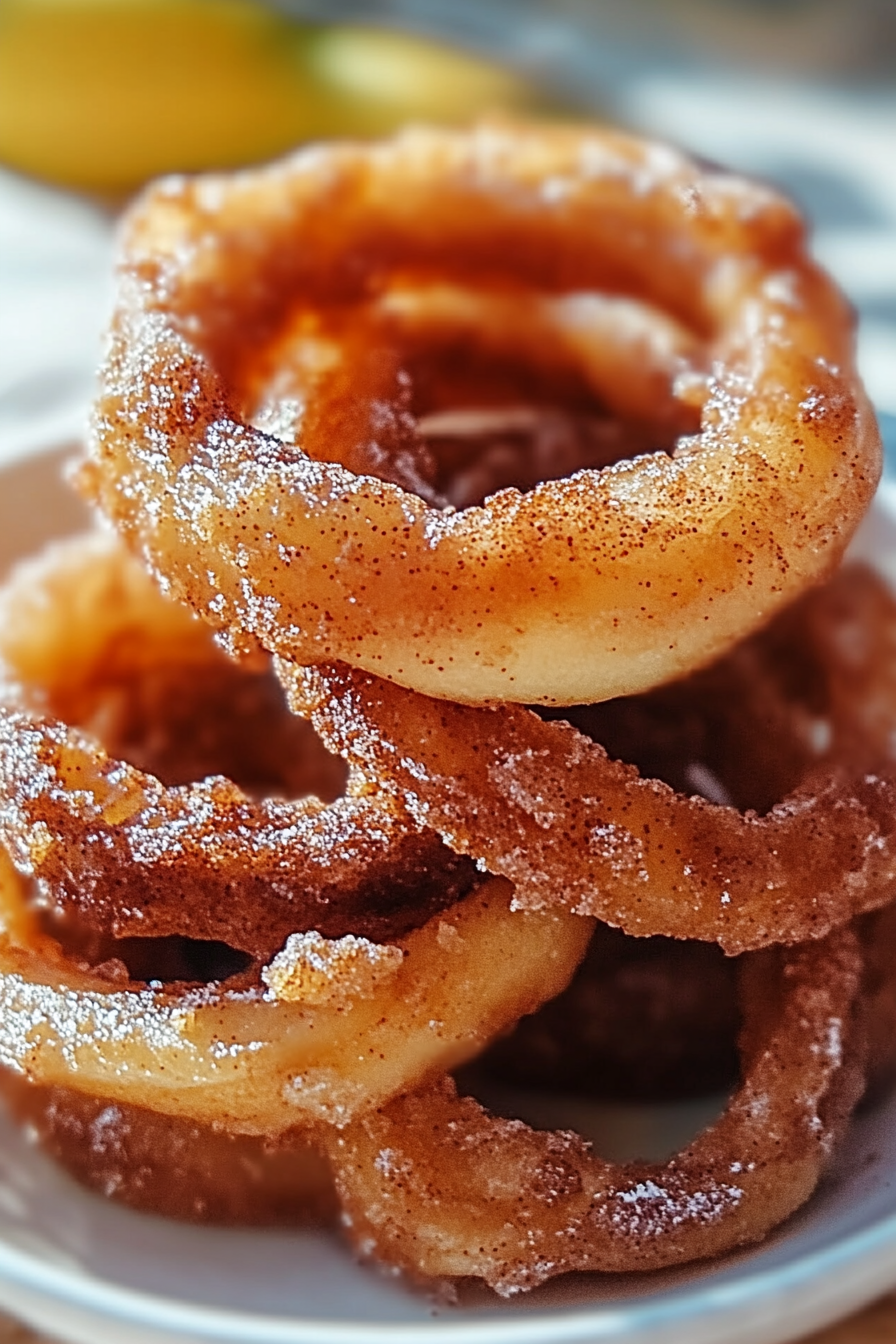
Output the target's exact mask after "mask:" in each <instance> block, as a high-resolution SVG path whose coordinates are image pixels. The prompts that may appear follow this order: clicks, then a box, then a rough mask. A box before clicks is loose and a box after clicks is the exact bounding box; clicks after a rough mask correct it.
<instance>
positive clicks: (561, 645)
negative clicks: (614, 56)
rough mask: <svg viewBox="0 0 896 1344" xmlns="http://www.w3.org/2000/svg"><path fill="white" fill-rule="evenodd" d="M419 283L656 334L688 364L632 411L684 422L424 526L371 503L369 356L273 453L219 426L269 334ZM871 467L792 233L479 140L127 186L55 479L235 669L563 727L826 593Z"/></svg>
mask: <svg viewBox="0 0 896 1344" xmlns="http://www.w3.org/2000/svg"><path fill="white" fill-rule="evenodd" d="M434 280H435V281H436V282H441V281H444V282H446V283H447V284H449V285H450V284H452V283H457V284H460V285H462V286H468V287H470V288H472V289H474V290H475V289H478V288H481V287H482V285H483V284H485V286H486V288H488V286H495V285H497V286H498V287H499V288H500V287H501V286H502V285H503V286H505V287H510V288H511V289H513V288H514V287H515V288H516V289H517V290H519V289H522V291H523V297H522V302H523V303H524V304H525V303H527V302H529V301H530V298H531V296H532V295H534V296H535V300H534V301H535V303H536V304H537V302H538V296H546V300H547V301H550V300H551V298H552V297H553V298H555V299H557V298H559V297H560V296H563V295H567V296H568V295H573V296H576V295H578V296H584V299H585V301H586V302H587V300H588V297H589V296H593V295H594V294H597V295H598V296H603V297H605V298H606V297H608V298H609V299H610V300H613V299H618V298H620V297H623V298H625V299H630V300H633V301H634V302H635V303H636V304H642V305H645V306H646V309H647V310H659V312H660V313H661V314H662V315H663V320H665V321H668V322H671V323H672V324H673V325H677V326H678V327H680V328H682V329H684V330H685V331H686V332H687V333H689V338H688V340H689V341H690V342H691V343H694V344H696V345H697V347H698V348H699V354H698V355H696V356H695V355H694V354H693V352H692V351H691V349H690V345H689V344H688V342H685V343H684V345H683V346H682V353H681V360H682V361H683V364H682V367H681V369H680V372H681V377H680V378H679V377H678V375H676V379H677V381H676V379H673V380H672V381H671V382H670V375H669V371H668V370H667V371H666V374H665V375H664V376H665V383H664V384H663V378H662V377H661V378H660V380H659V381H660V383H661V384H663V386H664V391H662V394H661V395H660V396H659V401H660V402H663V401H664V400H665V403H668V401H669V400H670V398H671V400H672V401H677V402H679V403H680V404H681V405H682V407H683V408H684V409H686V408H687V407H690V408H691V409H692V410H693V408H694V407H696V408H697V410H698V411H699V414H700V429H699V433H697V434H695V435H691V436H690V437H686V438H684V439H682V440H681V441H680V442H679V444H678V447H677V449H676V450H675V451H674V452H672V453H671V454H670V453H668V452H666V451H659V452H653V453H647V454H646V455H642V456H638V457H636V458H635V459H634V460H631V461H622V462H617V463H614V464H613V465H609V466H605V467H603V468H600V469H598V470H587V471H584V472H578V473H576V474H575V475H573V476H572V477H571V478H570V479H566V480H562V481H553V482H545V483H543V484H540V485H537V486H536V487H535V488H534V489H533V490H532V491H531V492H530V493H528V494H524V495H521V494H520V493H519V492H518V491H516V490H514V489H507V490H503V491H500V492H499V493H498V494H497V495H495V496H493V497H492V498H490V499H489V500H488V501H487V502H486V504H485V505H483V506H482V507H471V508H466V509H462V510H460V511H459V512H453V511H450V510H448V511H446V510H444V509H439V508H435V507H432V506H430V505H428V504H426V503H425V502H424V500H423V499H422V498H421V496H420V494H419V493H418V492H417V490H416V487H415V488H414V489H413V490H411V491H409V490H408V489H406V488H404V486H403V485H396V484H393V483H390V481H384V480H382V479H381V477H382V475H383V474H385V475H386V476H390V477H394V476H395V471H394V470H393V469H392V466H391V465H390V464H394V463H395V462H396V461H398V460H399V459H402V460H404V461H405V463H406V464H408V465H409V467H410V476H408V473H407V471H404V469H402V471H400V472H399V473H398V476H399V479H401V480H403V481H404V482H405V484H407V483H408V482H409V481H410V480H411V478H413V477H415V473H416V471H417V468H416V466H415V463H416V462H417V459H418V457H419V454H418V445H416V444H415V428H414V418H413V415H411V414H410V413H409V412H408V408H407V405H406V400H407V398H406V396H404V395H403V392H402V389H403V387H405V373H404V370H403V367H402V364H401V360H400V358H399V359H397V360H396V359H392V358H390V357H389V356H388V351H387V352H386V357H385V358H384V359H383V360H373V361H370V360H368V361H367V363H365V364H364V365H363V367H358V368H355V367H354V366H353V368H352V373H353V377H352V378H351V379H349V380H348V381H349V388H348V393H349V395H348V396H347V398H346V397H343V396H342V395H341V393H340V395H339V396H337V397H336V398H335V399H334V398H332V397H330V399H329V400H327V398H328V396H329V393H330V392H332V391H333V386H331V384H334V378H335V380H336V383H335V384H334V386H335V385H337V384H338V385H339V387H341V384H340V382H339V377H338V376H337V375H336V374H334V375H332V376H330V375H329V374H328V375H326V376H323V377H322V378H321V379H320V380H318V382H312V385H311V387H310V388H309V389H308V390H307V396H306V402H307V404H306V406H305V410H304V414H303V425H304V428H303V431H302V433H303V436H304V435H306V433H307V436H305V437H302V441H301V443H300V444H293V443H291V442H284V441H283V440H281V439H279V438H277V437H274V436H272V435H271V434H266V433H264V432H262V431H260V430H258V429H256V428H254V427H253V426H252V425H251V424H250V423H249V422H248V420H247V415H248V410H247V408H246V407H245V406H244V405H243V404H242V402H241V397H242V396H243V392H244V382H245V378H246V369H247V361H249V362H251V360H253V359H256V358H257V352H258V350H259V349H261V350H266V349H268V348H269V347H270V346H271V344H272V343H276V341H277V340H279V339H280V337H281V335H282V332H283V328H284V326H285V325H287V324H288V323H289V322H290V321H291V320H293V319H294V317H295V314H296V313H297V312H298V313H301V312H302V311H303V310H310V311H311V312H312V314H313V313H315V312H317V311H319V310H321V309H322V310H324V311H327V310H328V309H329V308H332V307H334V306H335V307H336V308H339V307H340V306H341V307H342V309H343V310H344V311H347V312H349V313H350V312H351V309H352V306H353V305H354V306H355V307H356V308H360V310H362V311H366V309H367V308H369V306H370V304H371V303H373V304H376V303H377V302H379V300H380V299H381V298H382V297H383V296H386V297H388V293H389V289H390V286H391V285H392V284H393V282H397V283H398V284H399V287H400V286H401V285H404V286H406V287H407V286H408V285H410V286H411V288H413V287H414V286H417V287H423V288H425V286H426V285H427V284H432V283H433V281H434ZM530 306H531V305H530ZM551 320H552V321H553V322H554V325H555V326H556V325H557V324H558V323H559V325H560V328H561V329H562V330H564V331H567V332H568V331H569V330H571V329H574V328H575V322H574V321H573V320H572V319H571V318H570V317H569V314H568V313H565V314H562V315H561V316H560V317H557V315H556V314H555V315H554V316H553V318H552V319H551ZM564 323H565V326H564ZM512 325H513V324H511V327H512ZM586 325H587V324H586ZM598 329H599V324H598ZM568 344H570V348H572V347H573V346H575V344H576V342H575V340H571V341H570V342H568ZM597 345H598V349H597V351H596V352H594V351H592V352H591V353H590V354H589V355H588V359H590V361H591V363H592V365H594V366H595V367H597V368H598V369H603V372H604V375H605V376H604V379H603V382H604V384H605V385H609V386H612V385H613V383H614V381H616V379H614V377H613V376H609V377H608V376H606V375H607V372H608V366H607V364H606V360H607V359H608V358H610V357H609V356H608V354H607V351H608V349H610V348H611V345H612V343H607V342H604V343H603V344H602V343H601V342H600V340H598V341H597ZM570 358H571V359H573V362H575V359H576V358H578V359H579V360H580V361H581V358H582V352H581V350H578V353H577V354H573V355H570ZM588 359H586V363H587V362H588ZM673 363H674V361H673ZM337 366H338V360H337ZM658 367H659V369H660V373H662V372H663V370H662V362H661V361H660V365H659V366H658ZM610 372H611V373H612V370H610ZM337 374H338V367H337ZM250 381H251V379H250ZM343 381H345V380H344V379H343ZM328 389H329V391H328ZM337 390H338V387H337ZM318 395H320V397H322V398H323V399H324V401H325V402H326V405H327V407H328V408H332V405H333V403H334V400H335V406H336V408H337V409H338V410H339V414H337V415H333V414H330V413H329V409H328V413H327V414H325V415H317V414H316V409H315V408H316V402H315V398H316V397H317V396H318ZM315 426H317V429H315ZM359 454H360V459H359ZM346 463H349V464H351V465H350V466H347V465H343V464H346ZM384 464H385V465H384ZM359 470H360V474H359ZM879 471H880V442H879V436H878V433H877V429H876V426H875V423H874V417H873V415H872V413H871V411H870V407H869V405H868V403H867V400H866V398H865V396H864V393H863V391H862V389H861V385H860V384H859V382H858V379H857V377H856V375H855V373H854V369H853V354H852V319H851V315H850V314H849V312H848V309H847V307H846V305H845V304H844V302H843V300H842V299H841V297H840V296H839V295H838V294H837V293H836V291H835V290H834V288H833V287H832V285H831V284H830V283H829V281H828V280H827V279H826V278H825V277H824V276H823V274H822V273H821V272H820V271H819V270H818V269H817V268H816V267H815V266H814V265H813V264H812V262H811V261H810V260H809V259H808V258H807V255H806V252H805V249H804V239H803V229H802V225H801V223H800V221H799V218H798V217H797V215H796V214H795V212H794V211H793V209H792V207H790V206H789V205H788V204H787V203H786V202H785V201H783V200H782V199H781V198H779V197H778V196H776V195H775V194H774V193H772V192H770V191H769V190H768V189H766V188H761V187H758V186H755V185H749V184H747V183H745V182H743V181H742V180H740V179H738V178H735V177H732V176H730V175H726V174H723V173H719V172H715V171H709V170H706V169H705V168H701V167H700V166H698V165H697V164H695V163H694V162H693V161H692V160H689V159H687V158H686V157H685V156H683V155H681V154H678V153H676V152H674V151H672V150H670V149H667V148H665V147H662V146H657V145H652V144H649V143H647V142H643V141H639V140H635V139H633V138H631V137H627V136H624V135H621V134H618V133H609V132H605V131H596V130H590V129H582V128H568V127H560V126H557V127H541V128H539V127H493V126H484V127H480V128H478V129H476V130H474V131H472V132H468V133H455V132H441V131H422V130H421V131H413V132H408V133H406V134H404V135H402V136H399V137H398V138H396V139H395V140H394V141H391V142H388V143H385V144H380V145H375V146H358V145H337V146H331V147H327V148H320V147H318V148H315V149H313V150H308V151H306V152H304V153H300V154H299V155H297V156H296V157H295V158H293V159H291V160H287V161H286V162H284V163H283V164H280V165H275V166H274V167H272V168H268V169H264V170H260V171H256V172H251V173H245V174H241V175H238V176H236V177H235V178H231V179H224V178H205V179H198V180H195V181H191V182H182V181H176V182H175V181H169V182H167V183H163V184H161V185H160V186H157V187H156V188H154V189H153V190H152V191H151V192H150V193H149V194H148V195H147V196H145V197H144V198H143V200H142V202H141V203H140V204H139V205H138V206H137V207H136V210H135V211H134V213H132V215H131V217H130V219H129V221H128V223H127V225H126V229H125V234H124V247H123V254H122V261H121V266H120V270H119V288H118V302H117V307H116V314H115V319H114V323H113V329H112V336H111V344H110V349H109V354H108V357H107V360H106V363H105V366H104V369H103V374H102V394H101V396H100V398H99V400H98V402H97V406H96V412H95V416H94V428H93V433H92V439H91V449H90V460H89V463H88V464H87V467H86V468H85V470H84V472H83V474H82V482H83V486H84V488H85V490H86V491H87V493H88V494H89V495H90V496H91V498H93V499H94V500H95V501H96V502H97V503H98V504H99V505H100V507H101V508H102V509H103V511H104V512H105V513H106V514H107V516H108V517H109V518H110V519H111V520H112V521H113V522H114V523H115V525H116V526H117V527H118V528H119V530H120V531H121V532H122V534H123V535H124V536H125V537H126V538H127V540H128V544H129V546H130V547H131V548H132V549H133V550H134V551H135V552H137V553H140V554H141V555H143V556H144V557H145V558H146V560H147V561H148V562H149V564H150V565H151V567H152V568H153V569H154V570H155V571H156V572H158V573H159V574H161V575H163V576H164V578H165V580H166V581H167V582H169V583H170V584H171V585H172V588H173V590H174V591H175V592H176V593H177V594H178V595H179V596H180V597H182V598H184V599H186V601H187V602H188V603H189V604H190V605H191V606H192V607H193V608H194V609H195V610H196V611H198V612H200V613H201V614H202V615H203V617H204V618H205V619H207V620H209V621H211V622H212V624H213V625H215V626H217V627H218V628H219V629H222V630H224V631H228V632H229V635H230V638H231V639H232V640H233V642H234V643H235V644H236V645H238V646H240V645H244V644H245V643H246V641H247V640H258V641H260V642H261V643H262V644H263V645H264V646H265V647H267V648H269V649H271V650H273V651H276V652H278V653H280V654H282V655H284V656H286V657H289V658H298V659H301V660H305V661H308V660H320V659H327V660H332V659H340V658H341V659H345V660H346V661H348V662H350V663H353V664H356V665H358V666H360V667H363V668H365V669H366V670H368V671H370V672H376V673H380V674H382V675H384V676H386V677H387V678H389V679H391V680H394V681H396V682H399V683H402V684H405V685H408V686H413V687H414V688H415V689H417V690H419V691H422V692H425V693H427V694H431V695H435V696H438V697H447V698H452V699H456V700H463V701H472V702H482V701H491V700H514V701H523V702H539V703H561V704H572V703H577V702H586V701H590V700H596V699H603V698H607V697H610V696H614V695H619V694H622V693H631V692H634V691H637V690H640V689H643V688H645V687H647V686H650V685H655V684H657V683H659V682H662V681H664V680H667V679H668V678H669V677H670V676H673V675H675V674H680V673H681V672H683V671H685V670H687V669H689V668H691V667H693V666H695V665H698V664H700V663H703V662H705V661H707V660H708V659H709V658H711V657H712V656H714V655H716V654H718V653H720V652H721V651H722V650H723V649H724V648H726V647H727V646H728V644H729V643H730V642H731V640H732V639H733V638H735V637H737V636H738V635H741V634H743V633H745V632H747V631H749V630H750V629H752V628H754V627H755V626H756V625H757V624H758V623H760V622H761V621H763V620H765V619H767V617H768V616H769V615H770V614H771V612H773V611H774V610H776V609H777V608H779V607H780V606H781V605H782V604H784V603H785V602H786V601H788V600H789V599H791V598H792V597H793V596H794V595H795V594H796V593H798V592H799V591H801V589H802V588H804V587H805V585H806V584H807V583H810V582H814V581H817V580H818V579H819V578H821V577H823V576H824V575H825V574H827V573H829V572H830V571H831V570H832V569H833V568H834V566H835V565H836V564H837V562H838V560H839V558H840V556H841V554H842V552H843V548H844V546H845V544H846V541H847V540H848V538H849V535H850V534H851V532H852V530H853V528H854V527H855V525H856V524H857V522H858V520H859V518H860V517H861V515H862V513H863V511H864V509H865V507H866V505H867V503H868V501H869V500H870V498H871V494H872V492H873V490H874V486H875V484H876V481H877V477H878V474H879ZM424 493H425V492H424Z"/></svg>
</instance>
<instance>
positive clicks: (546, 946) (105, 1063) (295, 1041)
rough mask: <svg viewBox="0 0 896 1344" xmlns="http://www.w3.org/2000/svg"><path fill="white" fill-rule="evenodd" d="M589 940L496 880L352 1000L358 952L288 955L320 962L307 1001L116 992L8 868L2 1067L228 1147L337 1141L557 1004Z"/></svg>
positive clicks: (3, 903)
mask: <svg viewBox="0 0 896 1344" xmlns="http://www.w3.org/2000/svg"><path fill="white" fill-rule="evenodd" d="M590 928H591V926H590V924H589V923H588V922H587V921H582V920H579V919H576V918H575V917H574V916H568V915H554V914H545V915H520V914H519V913H514V912H511V910H510V901H509V888H508V885H507V884H506V883H504V882H503V881H502V880H501V879H491V880H487V881H485V882H483V883H482V885H481V886H480V887H479V888H478V889H477V890H476V892H475V893H474V894H472V895H471V896H468V897H467V899H466V900H464V901H462V902H460V903H459V904H458V905H455V906H453V907H452V908H451V909H450V910H448V911H445V912H444V914H441V915H435V916H433V918H432V919H431V920H430V921H429V922H428V923H427V924H425V925H424V926H423V928H421V929H417V930H415V931H414V932H412V933H410V934H408V935H407V936H406V937H405V938H404V939H401V940H399V941H398V942H397V943H396V944H395V949H396V950H397V952H398V955H395V952H394V951H390V950H389V949H386V948H383V947H382V946H381V945H379V944H377V945H375V946H376V947H377V948H378V952H374V953H373V954H372V955H373V956H374V957H377V956H379V957H380V958H381V967H380V972H381V973H380V974H379V975H377V976H374V977H367V978H365V977H363V976H357V977H354V978H353V980H351V981H350V982H349V985H348V987H347V986H346V979H345V966H346V956H348V959H349V960H351V959H352V958H354V959H357V960H359V961H362V962H365V963H366V962H369V960H370V956H368V954H367V952H366V950H365V949H364V948H363V947H359V946H358V943H359V941H360V940H357V939H354V940H352V941H353V945H352V947H351V948H350V949H345V948H336V949H333V955H330V956H321V955H320V947H319V945H318V946H317V947H313V948H306V949H303V948H302V947H301V946H299V947H295V946H293V948H292V950H291V952H290V955H291V956H293V957H295V958H296V959H298V958H300V957H301V956H302V955H303V953H306V954H310V955H311V956H314V957H315V958H316V960H315V970H316V975H315V976H314V978H313V980H312V981H311V983H310V985H309V989H310V992H309V994H308V996H307V998H304V997H302V995H301V994H298V995H296V994H290V995H289V997H286V998H279V997H278V995H277V988H276V984H275V986H274V988H271V987H270V986H269V985H267V984H266V982H265V979H264V977H263V976H259V977H257V978H256V982H255V983H254V984H252V983H251V982H250V983H247V979H246V976H245V975H243V976H241V977H239V978H237V979H236V980H235V981H233V982H230V981H224V982H223V983H220V984H218V983H212V984H210V985H196V984H186V985H184V984H177V983H173V984H161V983H160V982H159V981H156V980H150V981H149V982H148V983H140V982H136V981H131V980H129V979H128V978H127V976H126V974H125V975H124V976H123V977H122V978H121V979H116V980H114V981H110V979H109V978H108V976H106V975H104V974H103V973H102V972H103V968H97V969H91V968H89V967H85V966H83V964H81V963H80V961H79V959H78V958H77V956H74V955H71V954H69V953H68V951H67V949H66V948H65V946H64V945H62V944H61V943H60V942H59V941H58V940H56V939H53V938H51V937H49V936H47V935H46V934H45V933H43V932H42V931H41V929H40V927H39V923H38V920H37V918H36V914H35V911H34V910H33V908H32V907H31V906H30V905H29V902H28V899H27V892H26V890H25V888H24V884H23V882H22V879H21V878H20V877H19V876H18V874H17V873H16V872H15V870H14V869H13V867H12V865H11V864H10V862H9V860H8V858H7V857H6V854H5V852H4V851H2V850H0V1064H2V1065H5V1066H6V1067H7V1068H10V1069H13V1070H14V1071H16V1072H19V1073H21V1074H23V1075H25V1076H27V1077H28V1078H30V1079H31V1080H32V1081H34V1082H38V1083H43V1084H47V1085H61V1086H66V1087H73V1088H75V1089H77V1090H78V1091H83V1092H86V1093H89V1094H90V1095H92V1096H96V1097H102V1098H104V1099H106V1100H107V1101H108V1102H110V1103H115V1104H117V1103H119V1102H121V1103H125V1104H127V1105H132V1106H139V1107H143V1108H145V1109H147V1110H151V1111H157V1112H160V1113H163V1114H166V1115H171V1116H175V1117H178V1118H180V1119H182V1120H185V1121H193V1122H196V1123H199V1124H203V1125H218V1126H220V1127H221V1128H223V1129H225V1130H228V1131H232V1132H236V1133H247V1134H266V1135H277V1134H280V1133H283V1132H284V1131H285V1130H288V1129H293V1128H296V1127H303V1126H304V1127H307V1126H309V1125H312V1124H319V1123H323V1124H327V1125H337V1126H338V1125H342V1124H345V1123H346V1122H347V1121H348V1120H350V1119H351V1117H352V1116H354V1115H356V1114H359V1113H361V1112H363V1111H364V1110H365V1109H367V1108H369V1107H371V1106H375V1105H378V1104H379V1103H380V1102H381V1101H383V1100H385V1099H386V1098H387V1097H392V1096H395V1095H397V1094H398V1093H400V1092H403V1091H405V1090H406V1089H407V1088H408V1087H412V1086H414V1085H415V1083H417V1082H419V1081H422V1080H423V1079H425V1078H426V1077H428V1076H430V1075H431V1074H433V1073H437V1072H438V1071H439V1070H440V1069H443V1068H452V1067H454V1066H456V1065H458V1064H460V1063H461V1062H463V1061H465V1060H466V1059H469V1058H470V1057H472V1056H473V1055H476V1054H478V1053H479V1052H480V1051H481V1050H482V1048H483V1046H484V1045H485V1044H486V1042H487V1041H489V1040H491V1039H492V1038H493V1037H494V1036H495V1035H497V1034H499V1033H500V1032H502V1031H506V1030H507V1028H508V1027H510V1026H511V1025H512V1024H513V1023H515V1022H516V1021H517V1020H518V1019H519V1018H520V1017H521V1016H522V1015H523V1014H524V1013H527V1012H532V1011H534V1009H535V1008H537V1007H538V1006H539V1004H540V1003H542V1002H543V1001H544V999H545V998H550V997H552V996H553V995H554V994H556V993H559V992H560V990H561V989H563V988H564V987H565V985H566V984H567V982H568V981H569V978H570V976H571V975H572V973H573V971H574V970H575V967H576V965H577V964H578V962H579V961H580V960H581V957H582V955H583V954H584V951H585V947H586V945H587V941H588V937H589V934H590ZM337 941H338V940H337ZM268 978H269V979H270V978H271V977H270V976H269V977H268Z"/></svg>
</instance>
